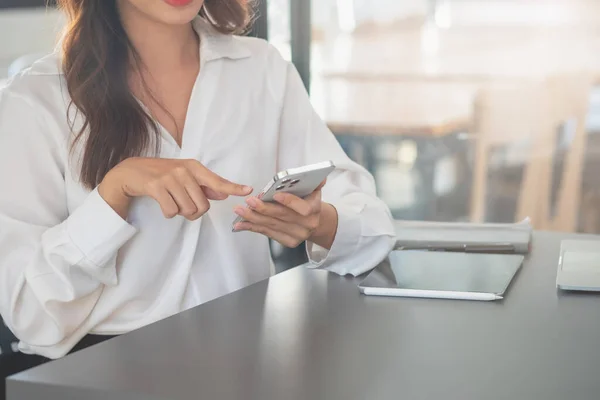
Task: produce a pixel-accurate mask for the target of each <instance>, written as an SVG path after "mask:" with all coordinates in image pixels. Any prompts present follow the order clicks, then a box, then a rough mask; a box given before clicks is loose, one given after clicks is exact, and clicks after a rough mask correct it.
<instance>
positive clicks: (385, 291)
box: [361, 288, 503, 301]
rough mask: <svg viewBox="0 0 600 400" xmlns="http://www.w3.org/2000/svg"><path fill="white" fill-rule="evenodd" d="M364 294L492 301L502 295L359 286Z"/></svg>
mask: <svg viewBox="0 0 600 400" xmlns="http://www.w3.org/2000/svg"><path fill="white" fill-rule="evenodd" d="M361 291H362V293H363V294H365V295H369V296H391V297H412V298H424V299H449V300H477V301H494V300H502V299H503V297H502V296H498V295H496V294H493V293H473V292H441V291H437V290H416V289H394V288H361Z"/></svg>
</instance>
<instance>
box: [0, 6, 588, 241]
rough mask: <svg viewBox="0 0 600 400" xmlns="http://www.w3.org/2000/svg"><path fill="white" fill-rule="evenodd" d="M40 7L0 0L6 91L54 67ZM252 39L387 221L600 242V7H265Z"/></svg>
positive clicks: (51, 39)
mask: <svg viewBox="0 0 600 400" xmlns="http://www.w3.org/2000/svg"><path fill="white" fill-rule="evenodd" d="M45 3H46V1H45V0H38V1H35V0H13V1H8V0H0V38H1V39H0V80H2V79H3V78H8V76H9V75H10V74H14V73H16V72H17V71H19V70H20V69H22V68H25V67H26V66H27V65H29V63H31V60H32V59H35V58H37V57H39V55H42V54H44V53H47V52H50V51H52V49H53V47H54V45H55V42H56V38H57V32H58V31H59V30H60V28H61V26H62V24H63V19H62V17H61V15H60V14H59V13H58V12H57V11H55V10H53V9H52V8H46V7H45ZM250 34H251V35H254V36H259V37H265V38H268V40H270V41H271V42H272V43H273V45H275V46H276V47H277V48H278V49H279V50H280V51H281V53H282V54H283V55H284V57H286V58H287V59H289V60H291V61H293V62H294V63H295V64H296V66H297V68H298V70H299V71H300V73H301V75H302V77H303V79H304V81H305V84H306V85H307V88H308V89H310V93H311V97H312V101H313V103H314V106H315V107H316V109H317V111H318V112H319V114H320V115H321V116H322V117H323V119H324V120H325V121H326V122H327V124H328V125H329V126H330V128H331V130H332V131H333V132H334V133H335V135H336V136H337V138H338V139H339V141H340V143H341V144H342V146H343V148H344V149H345V151H346V152H347V153H348V154H349V155H350V157H351V158H353V159H354V160H355V161H357V162H359V163H360V164H362V165H363V166H365V167H366V168H368V169H369V171H371V172H372V173H373V175H374V176H375V178H376V181H377V185H378V191H379V195H380V196H381V198H382V199H383V200H384V201H385V202H386V203H387V204H388V205H389V206H390V208H391V210H392V212H393V214H394V217H395V218H397V219H418V220H440V221H476V222H481V221H489V222H514V221H519V220H522V219H523V218H525V217H529V218H530V219H531V222H532V224H533V225H534V227H535V228H536V229H546V230H560V231H579V232H590V233H591V232H593V233H600V1H598V0H318V1H312V2H311V1H310V0H261V1H260V4H259V15H258V20H257V23H256V26H255V28H254V30H253V31H252V32H251V33H250ZM0 85H2V83H0Z"/></svg>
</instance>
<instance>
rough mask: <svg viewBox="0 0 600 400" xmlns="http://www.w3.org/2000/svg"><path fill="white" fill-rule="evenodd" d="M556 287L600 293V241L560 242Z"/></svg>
mask: <svg viewBox="0 0 600 400" xmlns="http://www.w3.org/2000/svg"><path fill="white" fill-rule="evenodd" d="M556 287H557V288H559V289H562V290H581V291H590V292H598V291H600V241H598V240H563V241H562V243H561V245H560V258H559V259H558V272H557V273H556Z"/></svg>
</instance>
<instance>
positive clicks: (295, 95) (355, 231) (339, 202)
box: [278, 62, 395, 275]
mask: <svg viewBox="0 0 600 400" xmlns="http://www.w3.org/2000/svg"><path fill="white" fill-rule="evenodd" d="M284 81H285V88H284V94H283V106H282V111H281V122H280V132H279V133H280V147H279V155H278V169H280V170H282V169H287V168H292V167H298V166H302V165H306V164H312V163H317V162H321V161H327V160H332V161H333V162H334V163H335V165H336V170H335V171H334V172H333V173H331V175H330V176H329V178H328V180H327V184H326V185H325V187H324V188H323V201H324V202H327V203H330V204H332V205H333V206H334V207H335V209H336V210H337V214H338V228H337V234H336V237H335V240H334V242H333V246H332V247H331V249H330V250H329V251H327V250H326V249H324V248H321V247H319V246H317V245H316V244H314V243H307V251H308V256H309V259H310V261H311V264H312V265H313V266H315V267H322V268H325V269H328V270H330V271H332V272H335V273H338V274H340V275H346V274H352V275H360V274H362V273H364V272H366V271H368V270H370V269H372V268H374V267H375V266H376V265H377V264H378V263H379V262H381V261H382V260H383V259H384V258H385V257H387V255H388V254H389V252H390V251H391V249H392V248H393V246H394V243H395V234H394V229H393V220H392V217H391V214H390V211H389V209H388V207H387V206H386V205H385V204H384V203H383V202H382V201H381V200H380V199H378V198H377V196H376V191H375V183H374V179H373V177H372V176H371V175H370V174H369V173H368V172H367V171H366V170H365V169H364V168H362V167H361V166H359V165H358V164H356V163H354V162H353V161H351V160H350V159H349V158H348V157H347V156H346V154H345V153H344V151H343V149H342V148H341V146H340V145H339V143H338V141H337V140H336V138H335V137H334V135H333V134H332V133H331V131H330V130H329V129H328V128H327V126H326V125H325V123H324V122H323V121H322V120H321V118H320V117H319V116H318V115H317V113H316V112H315V110H314V109H313V107H312V105H311V103H310V99H309V97H308V94H307V92H306V90H305V88H304V85H303V83H302V80H301V79H300V76H299V74H298V72H297V71H296V69H295V68H294V66H293V65H292V64H289V63H287V62H286V73H285V79H284Z"/></svg>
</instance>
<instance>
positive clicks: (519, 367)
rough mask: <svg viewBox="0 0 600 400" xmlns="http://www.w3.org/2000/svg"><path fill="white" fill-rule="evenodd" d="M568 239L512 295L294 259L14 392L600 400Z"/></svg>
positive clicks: (90, 399) (24, 395) (537, 262)
mask: <svg viewBox="0 0 600 400" xmlns="http://www.w3.org/2000/svg"><path fill="white" fill-rule="evenodd" d="M564 237H566V236H564V235H559V234H550V233H537V234H536V235H535V239H534V251H533V254H532V257H531V259H530V260H529V261H527V263H526V265H525V266H524V268H523V269H522V270H521V272H520V274H519V275H518V276H517V279H516V281H515V282H513V286H512V288H511V290H510V291H509V293H508V294H507V298H506V299H505V300H504V301H503V302H498V303H484V302H460V301H448V300H409V299H397V298H396V299H388V298H369V297H363V296H361V295H360V294H359V293H358V290H357V289H356V286H355V284H354V281H352V280H349V279H345V278H339V277H335V276H333V275H329V274H327V273H326V272H322V271H308V270H305V269H303V268H297V269H295V270H291V271H289V272H286V273H283V274H281V275H278V276H276V277H274V278H272V279H271V280H269V281H265V282H262V283H259V284H257V285H254V286H252V287H249V288H247V289H244V290H242V291H239V292H236V293H233V294H231V295H228V296H226V297H224V298H222V299H219V300H217V301H214V302H211V303H208V304H205V305H202V306H200V307H198V308H196V309H193V310H190V311H188V312H185V313H183V314H180V315H177V316H174V317H172V318H169V319H167V320H165V321H162V322H159V323H157V324H155V325H152V326H149V327H147V328H144V329H141V330H139V331H137V332H133V333H131V334H128V335H126V336H122V337H119V338H117V339H114V340H111V341H108V342H105V343H103V344H100V345H98V346H96V347H94V348H91V349H88V350H84V351H82V352H80V353H77V354H74V355H72V356H69V357H66V358H65V359H62V360H59V361H56V362H53V363H50V364H47V365H45V366H42V367H39V368H36V369H33V370H31V371H28V372H25V373H22V374H20V375H17V376H15V377H13V378H12V379H11V380H10V381H9V383H8V389H9V397H8V398H9V400H17V399H18V400H22V399H28V400H34V399H44V400H55V399H56V400H58V399H60V400H70V399H86V400H97V399H103V400H104V399H109V398H110V399H116V400H125V399H127V400H131V399H145V400H148V399H161V400H162V399H174V400H176V399H195V400H196V399H219V400H221V399H227V400H229V399H243V400H252V399H257V400H271V399H286V400H295V399H298V400H312V399H327V400H335V399H340V400H342V399H343V400H349V399H361V400H363V399H377V400H384V399H393V400H398V399H410V400H415V399H436V400H437V399H445V400H463V399H467V400H471V399H485V400H507V399H519V400H521V399H522V400H534V399H543V400H566V399H569V400H579V399H582V400H583V399H585V400H592V399H599V398H600V295H582V294H578V295H574V294H561V293H557V292H556V289H555V275H556V263H557V256H558V248H559V242H560V240H561V238H564ZM598 239H600V237H598Z"/></svg>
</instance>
